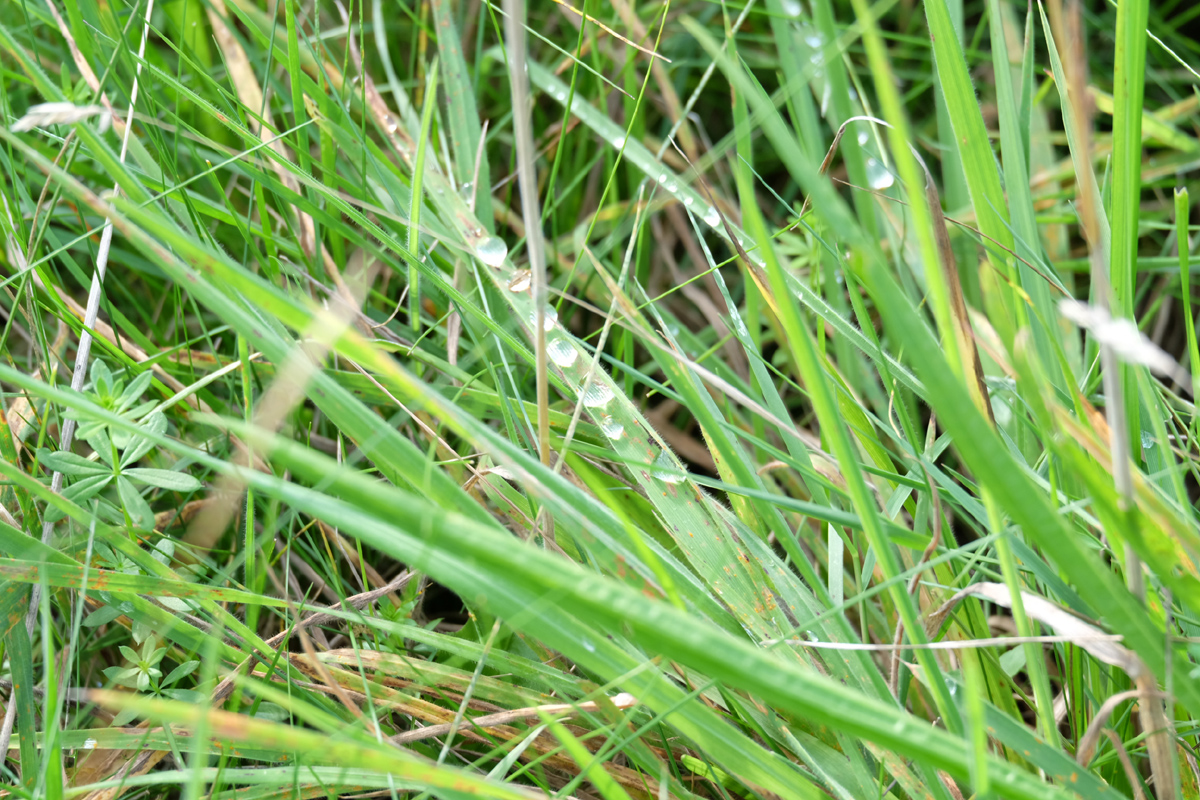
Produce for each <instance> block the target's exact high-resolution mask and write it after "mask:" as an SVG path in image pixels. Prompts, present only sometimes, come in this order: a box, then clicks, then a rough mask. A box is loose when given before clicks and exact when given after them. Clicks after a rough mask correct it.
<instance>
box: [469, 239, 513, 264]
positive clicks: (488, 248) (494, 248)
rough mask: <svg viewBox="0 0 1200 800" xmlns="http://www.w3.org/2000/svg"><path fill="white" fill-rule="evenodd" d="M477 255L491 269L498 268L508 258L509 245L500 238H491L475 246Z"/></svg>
mask: <svg viewBox="0 0 1200 800" xmlns="http://www.w3.org/2000/svg"><path fill="white" fill-rule="evenodd" d="M475 255H477V256H479V260H480V261H482V262H483V263H485V264H487V265H488V266H489V267H498V266H500V265H501V264H503V263H504V259H505V258H507V257H508V245H506V244H505V243H504V240H503V239H501V238H500V237H499V236H489V237H487V238H486V239H484V240H483V241H482V242H480V243H479V244H477V245H476V246H475Z"/></svg>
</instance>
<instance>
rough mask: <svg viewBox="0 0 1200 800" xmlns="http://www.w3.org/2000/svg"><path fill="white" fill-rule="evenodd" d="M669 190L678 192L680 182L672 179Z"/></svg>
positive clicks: (668, 185) (668, 186)
mask: <svg viewBox="0 0 1200 800" xmlns="http://www.w3.org/2000/svg"><path fill="white" fill-rule="evenodd" d="M667 191H668V192H670V193H671V194H675V193H676V192H678V191H679V184H678V183H676V182H675V181H671V182H670V183H668V184H667Z"/></svg>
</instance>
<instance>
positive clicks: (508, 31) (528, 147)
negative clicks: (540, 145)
mask: <svg viewBox="0 0 1200 800" xmlns="http://www.w3.org/2000/svg"><path fill="white" fill-rule="evenodd" d="M504 8H505V12H506V17H505V38H506V39H507V43H508V79H509V83H510V85H511V91H512V101H513V102H512V106H513V138H514V139H515V140H516V149H517V183H518V184H519V186H520V189H521V216H523V217H524V218H525V219H526V220H527V221H528V224H527V225H526V228H525V249H526V251H527V252H528V253H529V272H530V277H531V279H532V287H533V288H532V290H533V303H534V309H535V315H534V326H533V327H534V332H533V337H534V352H535V355H536V358H537V363H536V372H537V377H536V380H537V416H538V418H537V426H538V430H537V434H538V456H539V457H540V458H541V460H542V463H543V464H545V465H547V466H549V464H550V419H549V415H550V411H549V406H550V383H549V380H548V376H547V357H546V246H545V243H544V242H543V241H542V225H541V218H542V214H541V211H540V205H541V204H540V203H539V202H538V182H537V174H536V172H535V169H534V166H535V164H534V162H535V158H536V156H535V154H534V146H533V120H532V117H531V109H530V97H529V73H528V72H527V71H526V69H525V56H526V53H525V48H526V45H525V2H524V0H505V3H504Z"/></svg>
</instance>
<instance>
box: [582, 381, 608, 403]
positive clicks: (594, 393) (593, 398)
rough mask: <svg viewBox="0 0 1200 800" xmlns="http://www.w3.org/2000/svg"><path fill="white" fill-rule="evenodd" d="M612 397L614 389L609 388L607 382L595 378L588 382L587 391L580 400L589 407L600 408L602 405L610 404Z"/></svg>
mask: <svg viewBox="0 0 1200 800" xmlns="http://www.w3.org/2000/svg"><path fill="white" fill-rule="evenodd" d="M612 399H613V393H612V389H609V388H608V386H607V384H604V383H601V382H600V381H599V380H597V379H595V378H593V379H592V382H591V383H590V384H588V387H587V391H586V392H584V393H583V395H581V396H580V398H579V402H581V403H583V404H584V405H585V406H587V407H588V408H599V407H600V406H605V405H608V403H609V401H610V400H612Z"/></svg>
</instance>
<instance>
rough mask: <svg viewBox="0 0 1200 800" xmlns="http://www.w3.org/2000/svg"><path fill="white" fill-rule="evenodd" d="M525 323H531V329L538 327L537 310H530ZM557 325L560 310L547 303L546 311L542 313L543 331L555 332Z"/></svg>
mask: <svg viewBox="0 0 1200 800" xmlns="http://www.w3.org/2000/svg"><path fill="white" fill-rule="evenodd" d="M525 321H526V322H528V323H529V327H531V328H533V327H536V326H537V310H536V309H532V308H531V309H529V313H528V315H527V316H526V317H525ZM557 324H558V309H556V308H555V307H554V306H552V305H550V304H549V303H547V304H546V306H545V309H544V310H543V311H542V330H544V331H546V332H547V333H549V332H550V331H552V330H554V326H555V325H557Z"/></svg>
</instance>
